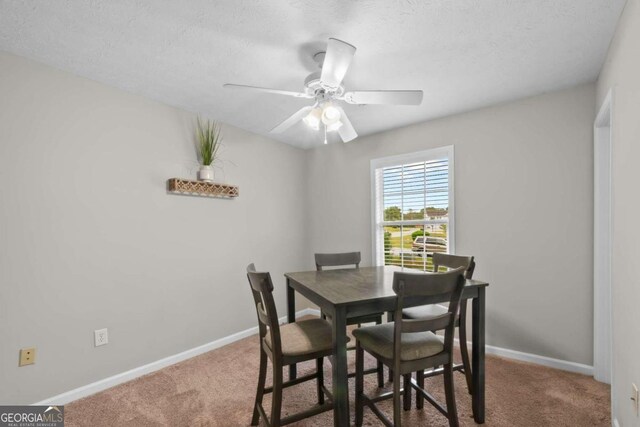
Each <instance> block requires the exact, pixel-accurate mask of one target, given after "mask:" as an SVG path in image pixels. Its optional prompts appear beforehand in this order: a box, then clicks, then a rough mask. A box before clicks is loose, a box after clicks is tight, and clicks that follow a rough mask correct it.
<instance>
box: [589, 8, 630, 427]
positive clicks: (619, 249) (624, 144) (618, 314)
mask: <svg viewBox="0 0 640 427" xmlns="http://www.w3.org/2000/svg"><path fill="white" fill-rule="evenodd" d="M639 46H640V1H638V0H629V1H628V2H627V5H626V7H625V10H624V12H623V14H622V17H621V18H620V22H619V24H618V28H617V30H616V35H615V37H614V39H613V41H612V42H611V46H610V48H609V54H608V56H607V60H606V62H605V65H604V68H603V70H602V72H601V74H600V78H599V79H598V105H600V104H601V103H602V102H603V101H604V99H605V97H606V95H607V92H608V91H609V89H610V88H613V105H612V108H613V120H612V132H613V141H612V203H613V209H612V218H613V253H612V260H611V261H612V305H613V387H614V389H613V393H614V396H615V402H614V416H615V417H616V418H617V419H618V422H619V424H620V426H621V427H629V426H640V418H638V417H637V416H636V414H635V413H634V411H633V405H632V402H631V400H630V397H631V383H635V384H637V385H638V386H640V363H639V362H638V360H640V310H638V304H639V303H640V279H639V277H640V276H639V274H638V258H639V257H640V229H639V228H638V212H639V210H640V199H639V197H638V194H639V193H638V183H639V182H640V170H639V169H638V159H640V55H639V53H640V52H639V50H638V47H639Z"/></svg>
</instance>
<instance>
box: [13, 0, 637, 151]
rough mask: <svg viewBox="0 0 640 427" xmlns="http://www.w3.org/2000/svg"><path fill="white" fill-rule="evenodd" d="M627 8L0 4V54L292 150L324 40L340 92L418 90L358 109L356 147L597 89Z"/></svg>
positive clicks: (312, 140)
mask: <svg viewBox="0 0 640 427" xmlns="http://www.w3.org/2000/svg"><path fill="white" fill-rule="evenodd" d="M624 3H625V0H519V1H518V0H482V1H478V0H456V1H451V0H377V1H374V0H360V1H345V0H323V1H318V0H271V1H262V2H258V1H242V0H226V1H211V0H191V1H170V0H165V1H153V0H93V1H87V0H67V1H61V0H51V1H37V0H31V1H29V0H0V49H1V50H5V51H8V52H12V53H15V54H18V55H22V56H25V57H28V58H33V59H36V60H38V61H41V62H44V63H46V64H50V65H53V66H55V67H58V68H61V69H64V70H67V71H70V72H72V73H75V74H77V75H80V76H85V77H88V78H91V79H94V80H97V81H100V82H103V83H106V84H109V85H112V86H116V87H119V88H122V89H125V90H127V91H130V92H134V93H137V94H140V95H144V96H147V97H150V98H153V99H156V100H159V101H162V102H165V103H167V104H170V105H174V106H177V107H181V108H184V109H187V110H190V111H196V112H199V113H202V114H205V115H208V116H211V117H213V118H215V119H218V120H220V121H223V122H227V123H230V124H233V125H235V126H238V127H240V128H244V129H247V130H249V131H253V132H256V133H260V134H264V135H268V136H269V137H271V138H274V139H277V140H280V141H282V142H286V143H289V144H292V145H296V146H299V147H310V146H317V145H321V144H322V138H321V135H320V133H318V132H314V131H311V130H310V129H307V128H306V127H305V126H304V125H303V124H302V123H300V124H298V125H295V126H294V127H293V128H291V129H289V130H288V131H287V132H285V133H284V134H280V135H273V134H269V130H270V129H271V128H272V127H273V126H275V125H276V124H278V123H279V122H280V121H282V120H283V119H285V118H286V117H288V116H289V115H290V114H292V113H293V112H294V111H296V110H297V109H299V108H300V107H302V106H304V105H306V104H308V103H309V102H310V101H309V100H304V99H297V98H288V97H282V96H278V95H270V94H253V93H248V92H239V91H238V92H235V91H231V90H228V89H223V88H222V84H223V83H240V84H248V85H257V86H266V87H275V88H283V89H289V90H301V89H302V86H303V81H304V78H305V77H306V76H307V75H308V74H309V73H311V72H312V71H316V65H315V63H314V62H313V61H312V59H311V56H312V55H313V54H314V53H315V52H317V51H319V50H322V49H323V47H324V45H325V44H326V40H327V39H328V38H329V37H336V38H340V39H342V40H345V41H347V42H349V43H351V44H353V45H355V46H356V47H357V48H358V51H357V52H356V56H355V59H354V61H353V64H352V66H351V69H350V70H349V73H348V74H347V77H346V79H345V81H344V84H345V86H346V88H347V89H348V90H356V89H362V90H365V89H421V90H423V91H424V93H425V96H424V101H423V103H422V105H421V106H418V107H415V106H413V107H411V106H400V107H389V106H353V105H346V106H345V110H346V112H347V114H348V115H349V117H350V118H351V121H352V123H353V125H354V127H355V128H356V130H357V131H358V133H359V134H360V135H367V134H371V133H375V132H380V131H383V130H387V129H391V128H395V127H399V126H404V125H407V124H410V123H415V122H420V121H424V120H428V119H432V118H435V117H441V116H445V115H449V114H453V113H457V112H462V111H468V110H471V109H475V108H478V107H482V106H486V105H490V104H495V103H499V102H503V101H508V100H512V99H517V98H521V97H525V96H528V95H533V94H538V93H541V92H546V91H551V90H556V89H560V88H564V87H568V86H573V85H576V84H579V83H583V82H589V81H593V80H594V79H595V78H596V77H597V76H598V73H599V71H600V68H601V66H602V63H603V61H604V58H605V55H606V51H607V48H608V45H609V42H610V40H611V37H612V35H613V32H614V29H615V25H616V23H617V20H618V17H619V15H620V13H621V10H622V8H623V6H624Z"/></svg>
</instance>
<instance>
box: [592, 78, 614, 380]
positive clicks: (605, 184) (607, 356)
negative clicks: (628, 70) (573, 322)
mask: <svg viewBox="0 0 640 427" xmlns="http://www.w3.org/2000/svg"><path fill="white" fill-rule="evenodd" d="M612 125H613V91H612V90H611V89H610V90H609V92H608V93H607V96H606V97H605V99H604V101H603V103H602V105H601V106H600V110H599V112H598V115H597V116H596V119H595V122H594V125H593V150H594V151H593V153H594V158H593V166H594V168H593V321H594V324H593V335H594V336H593V376H594V378H595V379H596V380H597V381H601V382H604V383H608V384H611V380H612V348H613V336H612V335H613V334H612V314H613V309H612V298H611V296H612V295H611V294H612V287H611V284H612V281H611V275H612V274H611V273H612V271H611V251H612V245H611V243H612V229H613V227H612V224H613V218H612V186H611V183H612V177H611V172H612V171H611V154H612V146H613V132H612V129H613V126H612Z"/></svg>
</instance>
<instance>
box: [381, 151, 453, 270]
mask: <svg viewBox="0 0 640 427" xmlns="http://www.w3.org/2000/svg"><path fill="white" fill-rule="evenodd" d="M442 159H447V161H448V166H449V176H448V180H449V181H448V182H449V211H448V215H447V217H448V222H447V234H448V235H447V239H448V244H449V248H448V251H449V252H448V253H450V254H455V242H456V238H455V236H456V234H455V228H456V227H455V185H454V180H455V167H454V166H455V165H454V147H453V145H446V146H443V147H437V148H431V149H428V150H422V151H417V152H413V153H406V154H400V155H395V156H388V157H381V158H377V159H371V162H370V173H371V236H372V242H371V243H372V265H374V266H383V265H384V233H382V230H383V227H384V226H385V225H391V224H390V222H389V221H384V220H383V215H384V206H383V201H382V185H381V182H380V180H378V176H377V171H378V170H380V169H383V168H388V167H393V166H401V165H407V164H411V163H417V162H428V161H433V160H442ZM393 223H394V224H393V225H423V224H441V223H442V221H440V220H402V221H394V222H393Z"/></svg>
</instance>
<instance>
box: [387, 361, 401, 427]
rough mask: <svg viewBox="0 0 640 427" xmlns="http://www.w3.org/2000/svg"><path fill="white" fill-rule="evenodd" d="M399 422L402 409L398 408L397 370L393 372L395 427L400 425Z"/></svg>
mask: <svg viewBox="0 0 640 427" xmlns="http://www.w3.org/2000/svg"><path fill="white" fill-rule="evenodd" d="M390 371H391V370H390ZM401 424H402V409H401V408H400V375H399V374H398V373H397V372H393V425H394V426H395V427H401Z"/></svg>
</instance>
